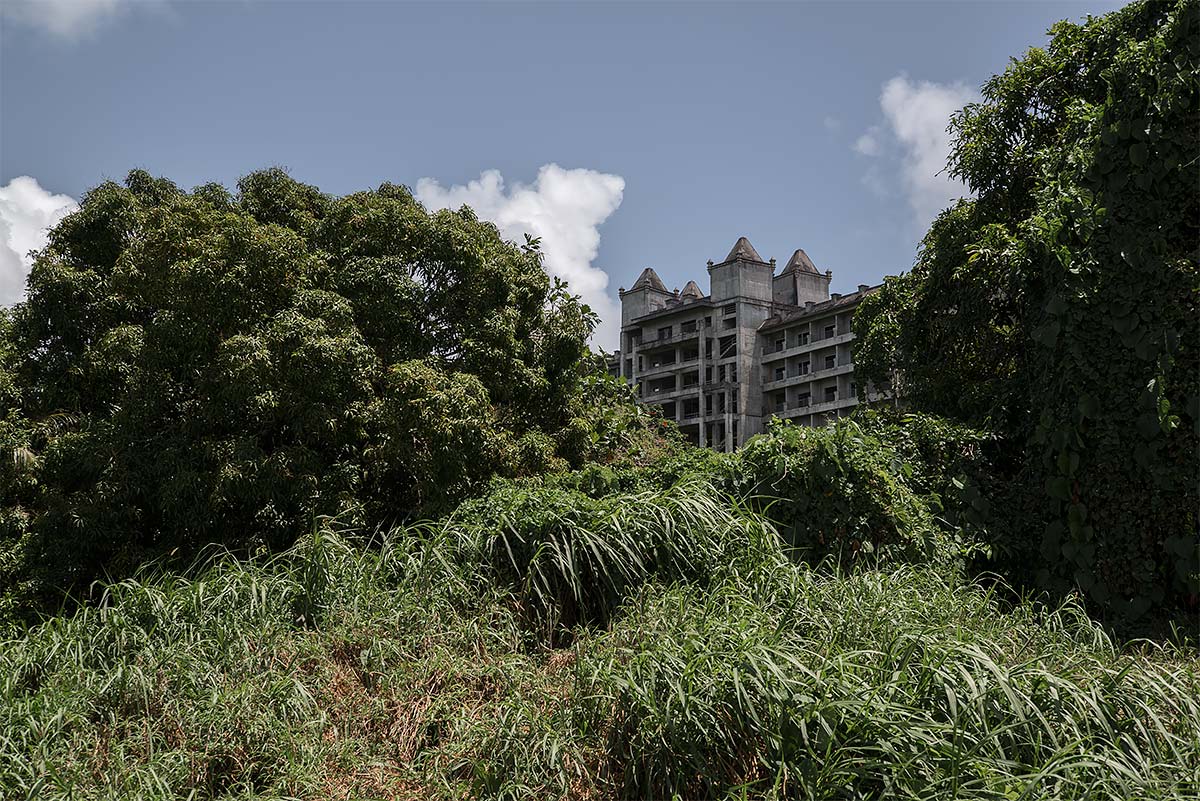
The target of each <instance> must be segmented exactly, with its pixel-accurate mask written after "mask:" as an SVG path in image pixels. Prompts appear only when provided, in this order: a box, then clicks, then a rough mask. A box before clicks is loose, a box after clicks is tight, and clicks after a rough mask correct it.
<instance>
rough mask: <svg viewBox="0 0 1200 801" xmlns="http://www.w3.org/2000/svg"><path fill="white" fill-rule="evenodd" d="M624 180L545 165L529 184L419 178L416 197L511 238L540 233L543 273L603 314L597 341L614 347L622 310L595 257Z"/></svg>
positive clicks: (486, 178)
mask: <svg viewBox="0 0 1200 801" xmlns="http://www.w3.org/2000/svg"><path fill="white" fill-rule="evenodd" d="M624 192H625V179H623V178H621V177H620V176H619V175H607V174H605V173H601V172H596V171H595V170H585V169H575V170H565V169H563V168H562V167H559V166H558V165H557V164H547V165H545V166H543V167H542V168H541V169H540V170H538V175H537V180H535V181H534V182H533V184H531V185H528V186H527V185H524V184H519V183H518V184H513V185H512V186H511V187H506V186H505V184H504V177H503V176H502V175H501V174H500V172H499V171H498V170H487V171H486V172H484V173H483V174H481V175H480V176H479V178H478V180H475V181H471V182H469V183H468V184H467V185H466V186H452V187H449V188H444V187H443V186H442V185H441V184H439V183H438V182H437V181H436V180H434V179H432V178H422V179H421V180H419V181H417V191H416V195H417V199H418V200H420V201H421V203H423V204H424V205H425V207H426V208H428V209H430V210H437V209H446V208H451V209H457V208H459V207H461V206H464V205H466V206H470V207H471V208H472V209H474V210H475V213H476V214H478V215H479V217H481V218H482V219H485V220H490V221H491V222H493V223H495V225H496V227H497V228H499V229H500V233H501V235H502V236H504V237H505V238H506V239H511V240H513V241H516V242H521V241H523V240H524V235H525V234H526V233H528V234H530V235H532V236H536V237H541V239H542V252H543V253H544V254H545V266H546V270H547V271H548V272H549V273H550V274H551V275H556V276H558V277H559V278H562V279H564V280H566V281H568V282H569V283H570V287H571V291H572V292H573V293H574V294H577V295H580V296H581V297H582V298H583V301H584V303H587V304H588V305H589V306H591V307H592V309H593V310H595V311H596V312H597V313H598V314H599V315H600V325H599V327H598V328H597V329H596V333H595V335H594V337H593V341H594V342H595V343H596V344H597V345H599V346H600V347H603V348H606V349H608V350H611V349H613V348H615V347H616V346H617V341H618V333H619V331H620V325H621V312H620V309H619V307H618V306H617V304H616V302H615V301H614V300H613V299H612V297H610V296H609V294H608V291H607V290H608V274H607V273H605V272H604V271H603V270H601V269H600V268H599V267H596V266H593V264H592V261H593V260H594V259H595V258H596V253H597V251H598V249H599V246H600V230H599V227H600V224H601V223H603V222H604V221H605V220H607V219H608V218H609V216H610V215H611V214H612V213H613V212H614V211H616V210H617V207H618V206H620V205H621V199H622V196H623V195H624Z"/></svg>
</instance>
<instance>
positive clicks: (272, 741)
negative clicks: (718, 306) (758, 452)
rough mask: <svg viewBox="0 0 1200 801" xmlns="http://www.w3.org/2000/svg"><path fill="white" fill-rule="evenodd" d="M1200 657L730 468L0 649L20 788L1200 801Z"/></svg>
mask: <svg viewBox="0 0 1200 801" xmlns="http://www.w3.org/2000/svg"><path fill="white" fill-rule="evenodd" d="M1197 697H1200V660H1198V659H1197V656H1196V654H1195V653H1194V652H1190V651H1186V650H1184V649H1181V648H1168V647H1156V646H1151V645H1149V644H1133V645H1131V646H1130V645H1126V646H1121V647H1118V646H1117V645H1115V644H1114V643H1113V642H1111V641H1110V640H1109V639H1108V638H1107V637H1106V636H1105V635H1104V634H1103V632H1102V631H1101V630H1100V629H1099V628H1097V627H1096V626H1095V625H1093V624H1092V623H1091V622H1090V621H1089V620H1088V619H1087V617H1086V616H1085V615H1084V614H1083V613H1082V612H1081V611H1080V609H1078V608H1077V607H1075V606H1073V605H1067V606H1065V607H1063V608H1061V609H1057V610H1047V609H1043V608H1041V607H1039V606H1037V605H1035V604H1033V603H1021V604H1017V605H1015V606H1013V605H1010V604H1005V603H1002V602H1001V600H1000V599H998V598H997V597H996V596H995V595H993V594H991V593H989V592H988V591H987V590H985V589H983V588H981V587H979V586H977V585H973V584H969V583H963V582H962V581H961V580H960V579H957V578H953V577H949V576H947V575H943V574H939V573H938V572H935V571H934V570H931V569H928V568H921V567H913V566H909V567H901V568H894V569H886V570H873V571H860V572H855V573H850V574H839V573H837V572H833V571H826V570H822V569H812V568H808V567H804V566H801V565H797V564H794V563H793V562H791V561H789V560H788V559H787V556H786V553H785V552H784V550H783V549H782V548H781V547H780V545H779V541H778V538H777V537H776V536H775V535H774V532H773V531H772V530H771V527H770V526H769V525H768V524H767V523H765V522H764V521H763V520H762V519H761V518H759V517H757V516H756V515H754V514H753V513H751V512H750V511H747V510H745V509H741V508H738V507H737V506H734V505H731V504H729V503H728V502H726V501H724V500H722V499H720V498H718V497H716V496H715V495H714V494H713V493H712V492H711V490H710V488H708V487H706V486H705V485H704V484H703V483H702V482H700V483H697V482H687V483H684V484H680V485H677V486H674V487H671V488H668V489H666V490H662V491H656V492H645V493H639V494H637V495H624V496H621V495H618V496H613V497H610V498H606V499H601V500H589V499H586V498H584V497H583V496H581V495H578V494H577V493H571V492H568V491H564V490H531V489H526V490H518V489H510V490H505V491H503V492H501V493H497V494H494V495H493V496H491V497H490V498H489V499H488V500H487V501H484V502H480V503H479V504H476V505H474V506H467V507H465V508H464V509H462V510H460V512H459V513H458V514H457V515H456V516H454V517H452V518H450V519H448V520H445V521H442V522H440V523H431V524H426V525H424V526H421V527H412V528H406V529H400V530H398V531H395V532H391V533H390V534H388V535H387V536H386V537H382V538H380V540H379V541H377V542H375V543H373V544H371V545H370V547H365V544H364V543H362V542H360V541H358V540H357V539H356V538H355V537H354V536H353V535H351V534H348V533H345V532H342V533H338V532H336V531H334V530H332V529H330V528H328V527H327V528H325V529H323V530H319V531H317V532H316V533H314V535H313V536H311V537H309V538H306V539H305V540H304V541H303V542H301V543H300V544H298V545H297V546H296V548H294V549H293V550H292V551H291V552H289V553H287V554H285V555H283V556H280V557H277V558H275V559H273V560H270V561H266V562H263V563H258V564H255V563H246V562H239V561H237V560H234V559H232V558H222V559H218V560H217V561H215V562H214V563H213V564H212V565H211V566H210V567H209V568H207V569H206V570H203V571H201V572H200V573H198V575H197V576H196V577H195V578H191V579H184V578H180V577H177V576H171V575H145V576H141V577H139V578H137V579H134V580H129V581H125V582H121V583H117V584H114V585H112V586H110V587H108V589H107V592H106V593H105V596H104V599H103V601H102V602H101V603H99V604H96V605H93V606H86V607H83V608H81V609H79V610H78V611H77V612H74V613H72V614H70V615H66V616H60V617H56V618H53V619H50V620H47V621H46V622H45V623H43V624H41V625H40V626H38V627H37V628H35V629H32V630H30V631H27V632H21V633H19V634H18V635H16V636H13V637H12V638H11V639H9V640H8V641H7V642H4V643H3V644H2V646H0V796H2V797H3V798H5V799H9V798H14V799H21V798H29V799H33V798H37V799H43V798H44V799H67V798H71V799H99V798H146V799H166V798H189V797H190V798H306V799H308V798H311V799H317V798H356V799H358V798H467V797H480V796H483V797H513V798H516V797H524V798H556V797H557V798H612V799H617V798H631V797H636V798H660V797H662V798H665V797H671V796H672V795H676V796H678V797H680V798H709V797H711V798H736V797H779V798H831V797H833V798H885V797H886V798H892V797H914V798H954V797H984V798H996V799H1016V798H1122V799H1123V798H1147V799H1149V798H1171V797H1175V798H1194V797H1196V795H1197V792H1198V791H1200V707H1198V706H1197V700H1196V699H1197Z"/></svg>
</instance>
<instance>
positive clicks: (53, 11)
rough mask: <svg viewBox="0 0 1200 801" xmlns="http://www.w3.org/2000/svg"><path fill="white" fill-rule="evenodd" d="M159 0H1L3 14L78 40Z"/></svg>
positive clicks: (48, 31)
mask: <svg viewBox="0 0 1200 801" xmlns="http://www.w3.org/2000/svg"><path fill="white" fill-rule="evenodd" d="M159 2H163V0H4V2H2V3H0V9H3V14H4V16H6V17H8V18H10V19H13V20H16V21H18V22H23V23H25V24H27V25H31V26H33V27H35V28H41V29H42V30H44V31H46V32H47V33H49V34H51V35H53V36H57V37H60V38H62V39H68V40H73V39H79V38H80V37H83V36H86V35H88V34H90V33H93V32H94V31H95V30H96V29H97V28H98V27H99V26H100V25H101V24H102V23H104V22H106V21H108V20H110V19H112V18H114V17H116V16H118V15H120V14H123V13H124V12H126V11H128V10H129V9H131V8H135V7H141V8H145V7H147V6H151V5H157V4H158V3H159Z"/></svg>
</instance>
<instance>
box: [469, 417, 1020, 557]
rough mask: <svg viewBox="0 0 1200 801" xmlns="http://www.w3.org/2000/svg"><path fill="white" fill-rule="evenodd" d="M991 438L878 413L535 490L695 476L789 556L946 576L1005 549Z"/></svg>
mask: <svg viewBox="0 0 1200 801" xmlns="http://www.w3.org/2000/svg"><path fill="white" fill-rule="evenodd" d="M993 440H994V438H993V437H992V436H990V435H988V434H985V433H983V432H980V431H976V430H973V429H970V428H967V427H965V426H962V425H956V424H953V423H948V422H946V421H944V420H940V419H938V418H934V417H930V416H928V415H921V414H895V413H891V412H889V411H888V410H881V411H878V412H870V413H866V414H861V415H858V416H857V417H856V418H855V419H841V420H838V421H837V422H836V423H835V424H832V425H829V426H827V427H825V428H819V429H811V428H807V427H804V426H795V425H792V424H791V423H787V422H783V421H778V420H776V421H773V422H772V423H771V424H770V426H769V428H768V431H767V432H766V433H765V434H763V435H761V436H758V437H755V438H753V439H751V440H750V441H749V442H748V443H747V444H746V446H745V447H744V448H742V449H741V450H739V451H737V452H735V453H730V454H722V453H714V452H711V451H706V450H692V451H688V452H683V453H680V454H678V455H675V456H671V457H668V458H664V459H660V460H658V461H656V462H655V463H653V464H650V465H645V466H632V467H624V468H618V467H615V466H612V465H589V466H586V467H584V468H583V469H581V470H578V471H574V472H571V473H567V474H561V475H551V476H547V477H545V478H544V479H537V480H536V481H535V482H533V483H536V484H547V485H550V486H554V487H560V488H567V489H570V490H573V491H576V492H579V493H583V494H585V495H587V496H590V497H592V498H607V497H609V496H614V495H617V496H619V495H621V494H622V493H631V492H640V491H647V490H651V491H653V490H663V489H666V488H668V487H671V486H672V485H674V484H676V483H678V482H687V481H691V480H696V479H702V480H704V481H706V482H709V483H711V484H712V485H713V486H714V487H715V488H716V489H717V491H719V492H720V493H721V494H722V495H725V496H727V497H730V498H732V499H734V500H735V502H736V503H738V504H740V505H743V506H745V507H746V508H747V509H752V510H754V511H755V512H758V513H760V514H762V515H763V516H764V517H765V518H766V519H767V520H769V521H770V522H771V524H772V525H773V526H775V527H776V528H777V530H778V531H779V533H780V536H781V537H782V538H783V541H784V542H785V543H786V545H787V546H788V549H789V553H790V554H791V556H792V558H793V559H796V560H799V561H806V562H809V563H811V564H816V563H819V562H821V561H823V560H825V559H829V558H832V559H833V560H835V561H836V562H837V563H838V564H840V565H842V566H844V567H847V568H849V567H853V566H856V565H876V564H881V563H885V564H896V563H900V562H907V563H914V564H937V565H940V566H942V567H943V568H946V569H950V570H954V569H957V568H961V567H964V566H966V565H969V564H976V563H978V562H979V559H980V558H981V557H984V556H987V555H990V554H992V553H993V552H994V551H995V550H996V549H1000V550H1003V549H1004V548H1005V547H1006V545H1005V543H1004V542H1003V539H1002V537H1000V536H999V535H998V533H997V532H995V531H994V530H993V529H992V526H991V523H992V520H993V517H994V516H993V515H991V514H990V513H989V512H990V503H989V501H988V499H987V496H988V495H989V494H992V493H994V492H995V491H996V484H997V479H996V478H995V476H997V475H998V474H1001V473H1002V472H1003V471H1002V470H999V469H998V468H997V465H996V464H995V463H994V459H996V458H997V456H998V454H997V453H996V452H995V450H996V449H995V447H994V442H993ZM572 503H573V504H575V505H576V506H583V505H586V504H584V502H583V501H582V500H579V499H577V500H575V501H572ZM468 508H475V504H471V505H469V507H468ZM492 508H494V507H492Z"/></svg>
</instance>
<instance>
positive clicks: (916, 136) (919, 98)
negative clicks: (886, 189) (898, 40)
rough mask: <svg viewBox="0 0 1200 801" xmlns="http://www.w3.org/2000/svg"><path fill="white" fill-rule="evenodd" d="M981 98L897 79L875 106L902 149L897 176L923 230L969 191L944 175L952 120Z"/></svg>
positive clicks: (956, 87) (957, 86) (964, 90)
mask: <svg viewBox="0 0 1200 801" xmlns="http://www.w3.org/2000/svg"><path fill="white" fill-rule="evenodd" d="M978 99H979V94H978V93H977V92H976V91H975V90H973V89H970V88H968V87H967V86H966V85H964V84H961V83H954V84H937V83H930V82H929V81H921V82H920V83H914V82H913V81H910V80H909V79H908V78H907V77H905V76H903V75H900V76H897V77H895V78H892V79H891V80H890V81H888V82H887V83H885V84H884V85H883V92H882V94H881V95H880V97H879V105H880V107H881V108H882V109H883V114H884V116H885V117H886V118H887V121H888V125H889V126H890V127H891V131H892V134H893V135H894V136H895V137H896V139H897V140H898V141H899V142H900V144H901V146H902V147H903V148H904V151H905V152H904V159H903V163H902V165H901V176H902V179H903V181H904V184H905V187H906V188H907V190H908V202H909V205H910V206H912V210H913V213H914V214H915V215H916V218H917V223H918V224H919V225H921V226H924V225H927V224H928V223H930V222H931V221H932V220H933V218H934V217H936V216H937V214H938V212H940V211H941V210H942V209H944V208H946V207H947V206H949V205H950V204H951V203H953V202H954V201H955V200H957V199H958V198H960V197H964V196H966V195H968V194H969V192H968V191H967V188H966V187H965V186H964V185H963V184H962V183H960V182H959V181H956V180H954V179H952V178H950V177H949V176H948V175H946V174H945V173H944V172H943V170H945V168H946V158H947V157H948V156H949V154H950V134H949V132H948V131H947V130H946V128H947V127H948V126H949V125H950V116H951V115H952V114H953V113H954V112H955V111H958V110H959V109H960V108H962V107H963V106H965V105H966V104H967V103H971V102H974V101H976V100H978Z"/></svg>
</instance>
